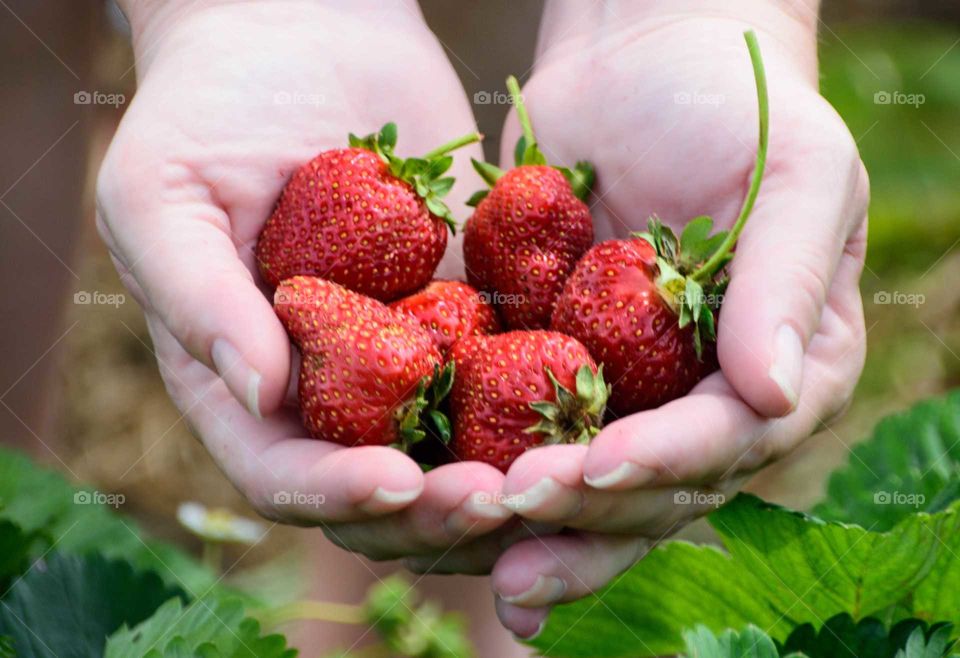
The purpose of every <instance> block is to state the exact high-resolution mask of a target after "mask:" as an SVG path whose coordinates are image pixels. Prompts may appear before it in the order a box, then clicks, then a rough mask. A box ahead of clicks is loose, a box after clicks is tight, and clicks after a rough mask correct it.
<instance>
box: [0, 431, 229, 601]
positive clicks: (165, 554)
mask: <svg viewBox="0 0 960 658" xmlns="http://www.w3.org/2000/svg"><path fill="white" fill-rule="evenodd" d="M101 494H102V492H101ZM3 521H8V522H9V523H11V524H13V525H15V526H17V527H18V528H20V531H21V532H22V533H23V534H24V535H25V536H26V537H28V538H29V539H30V547H29V549H28V557H30V558H33V559H35V558H38V557H40V556H41V555H42V554H43V553H44V552H45V551H47V550H48V549H49V548H50V547H52V546H54V545H55V546H56V549H57V551H58V552H61V553H71V554H76V555H87V554H90V553H94V552H97V553H101V554H103V556H104V557H106V558H108V559H124V560H128V561H130V562H131V563H132V564H133V565H134V566H136V567H137V568H139V569H144V570H153V571H156V572H157V573H158V574H159V575H160V577H161V578H163V580H164V581H165V582H166V583H168V584H170V585H175V586H182V587H185V588H186V589H188V590H190V591H207V590H208V589H210V588H211V587H217V588H218V589H224V587H223V586H222V585H217V582H218V576H217V574H215V573H213V572H212V571H209V570H208V569H206V568H205V567H203V566H202V565H201V564H200V563H199V562H198V561H197V560H196V559H194V558H193V557H191V556H190V555H188V554H187V553H185V552H184V551H183V550H181V549H179V548H177V547H174V546H172V545H169V544H164V543H162V542H158V541H155V540H152V539H148V538H146V537H144V536H143V533H142V532H141V531H140V529H139V527H138V526H137V525H136V523H134V522H133V521H132V520H130V519H126V518H124V517H123V516H122V515H120V514H117V513H116V511H115V510H114V508H112V507H109V506H107V505H104V504H101V503H99V502H97V500H96V499H95V498H94V496H93V492H92V490H90V489H76V488H74V487H73V486H71V485H70V484H68V483H67V481H66V480H65V479H64V478H63V476H62V475H60V474H59V473H56V472H54V471H52V470H49V469H46V468H41V467H38V466H36V465H35V464H33V463H32V462H31V461H30V460H29V459H27V458H26V457H25V456H24V455H22V454H20V453H18V452H14V451H12V450H8V449H4V448H0V523H2V522H3ZM0 578H2V575H0Z"/></svg>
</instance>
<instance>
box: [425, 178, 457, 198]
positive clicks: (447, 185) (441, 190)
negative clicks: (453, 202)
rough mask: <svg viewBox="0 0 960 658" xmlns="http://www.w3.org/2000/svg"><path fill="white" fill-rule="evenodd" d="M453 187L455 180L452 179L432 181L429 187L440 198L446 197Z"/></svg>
mask: <svg viewBox="0 0 960 658" xmlns="http://www.w3.org/2000/svg"><path fill="white" fill-rule="evenodd" d="M452 187H453V179H452V178H450V177H447V178H438V179H436V180H433V181H430V185H429V188H430V191H431V192H432V193H433V194H436V195H437V196H440V197H442V196H446V195H447V193H448V192H449V191H450V189H451V188H452Z"/></svg>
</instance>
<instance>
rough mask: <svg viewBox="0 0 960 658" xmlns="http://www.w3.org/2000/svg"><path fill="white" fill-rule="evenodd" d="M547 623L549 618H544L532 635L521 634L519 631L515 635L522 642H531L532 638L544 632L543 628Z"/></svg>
mask: <svg viewBox="0 0 960 658" xmlns="http://www.w3.org/2000/svg"><path fill="white" fill-rule="evenodd" d="M546 625H547V620H546V618H544V619H543V621H541V622H540V623H539V624H537V630H535V631H534V632H532V633H531V634H530V635H520V634H519V633H514V634H513V637H515V638H516V639H517V640H519V641H520V642H529V641H530V640H535V639H536V638H537V637H538V636H539V635H540V633H542V632H543V628H544V627H545V626H546Z"/></svg>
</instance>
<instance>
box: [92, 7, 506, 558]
mask: <svg viewBox="0 0 960 658" xmlns="http://www.w3.org/2000/svg"><path fill="white" fill-rule="evenodd" d="M126 4H127V6H126V7H125V9H126V10H127V13H128V15H129V16H130V18H131V23H132V27H133V32H134V47H135V53H136V56H137V75H138V79H139V89H138V91H137V94H136V96H135V98H134V100H133V102H132V104H131V106H130V107H129V109H128V111H127V113H126V115H125V116H124V118H123V121H122V123H121V125H120V128H119V130H118V132H117V135H116V137H115V138H114V140H113V143H112V144H111V146H110V149H109V152H108V154H107V156H106V158H105V161H104V163H103V166H102V170H101V173H100V177H99V181H98V199H97V201H98V227H99V229H100V233H101V235H102V236H103V238H104V240H105V241H106V243H107V245H108V247H109V249H110V252H111V254H112V256H113V259H114V262H115V264H116V266H117V269H118V270H119V272H120V275H121V277H122V279H123V282H124V283H125V285H126V286H127V287H128V288H129V289H130V291H131V292H132V294H133V295H134V296H135V298H136V299H137V301H138V302H139V303H140V305H141V306H142V307H143V309H144V312H145V314H146V317H147V322H148V325H149V329H150V333H151V336H152V338H153V345H154V348H155V351H156V357H157V360H158V362H159V364H160V370H161V374H162V376H163V379H164V381H165V383H166V385H167V389H168V391H169V392H170V395H171V397H172V398H173V401H174V402H175V404H176V405H177V407H178V408H179V409H180V411H181V412H182V413H183V416H184V417H185V419H186V421H187V422H188V423H189V424H190V426H191V427H192V428H193V429H194V430H195V432H196V433H197V434H198V436H199V437H200V438H201V439H202V441H203V443H204V444H205V446H206V447H207V449H208V450H209V451H210V453H211V454H212V455H213V457H214V458H215V460H216V461H217V463H218V464H219V466H220V468H221V469H222V470H223V471H224V473H225V474H226V475H227V476H228V477H229V479H230V480H231V481H232V482H233V483H234V485H235V486H236V487H237V488H238V489H239V490H240V491H241V492H242V493H243V494H244V495H245V496H246V497H247V498H248V499H249V501H250V502H251V503H252V505H253V506H254V507H255V508H256V509H257V510H259V511H260V512H261V513H263V514H264V515H266V516H268V517H270V518H275V519H278V520H281V521H284V522H288V523H298V524H307V525H313V524H320V525H323V527H324V528H325V529H326V531H327V533H328V535H329V536H330V537H331V538H333V539H334V541H336V542H338V543H339V544H341V545H343V546H345V547H347V548H350V549H351V550H355V551H359V552H362V553H365V554H367V555H369V556H371V557H374V558H391V557H397V556H399V555H416V554H419V553H422V552H426V551H433V550H438V549H443V548H445V547H448V546H450V545H453V544H455V543H457V542H461V541H464V540H466V539H469V538H471V537H473V536H476V535H478V534H482V533H485V532H488V531H490V530H492V529H493V528H495V527H497V526H499V525H500V524H502V523H503V522H504V521H505V520H506V518H507V517H508V516H509V512H507V511H506V510H505V509H504V508H503V507H502V506H499V505H497V504H495V503H493V502H491V501H492V500H493V494H494V493H495V492H496V491H498V490H499V489H500V488H501V486H502V481H503V476H502V474H500V473H499V472H498V471H497V470H496V469H494V468H492V467H487V466H485V465H483V464H477V463H465V464H454V465H450V466H446V467H443V468H438V469H435V470H434V471H431V472H430V473H428V474H426V475H424V474H423V473H422V472H421V469H420V468H419V467H418V466H417V464H416V463H414V462H413V461H412V460H411V459H410V458H409V457H407V456H406V455H404V454H402V453H401V452H399V451H396V450H393V449H390V448H387V447H357V448H344V447H342V446H339V445H336V444H333V443H329V442H326V441H317V440H313V439H309V438H306V437H307V435H306V432H305V430H304V429H303V426H302V425H301V423H300V421H299V419H298V416H297V411H296V408H295V405H294V404H292V402H293V400H292V394H291V391H292V390H293V388H291V382H292V381H295V378H296V354H295V353H293V351H292V350H291V347H290V344H289V341H288V338H287V336H286V334H285V333H284V330H283V327H282V326H281V325H280V322H279V321H278V320H277V318H276V316H275V315H274V311H273V309H272V306H271V301H270V299H269V296H270V292H269V291H268V290H266V289H265V288H264V287H263V285H262V282H261V280H260V277H259V274H258V273H257V267H256V263H255V260H254V253H253V247H254V245H255V244H256V240H257V235H258V233H259V232H260V229H261V227H262V226H263V224H264V222H265V221H266V219H267V217H268V216H269V214H270V212H271V210H272V207H273V204H274V203H275V201H276V199H277V197H278V196H279V194H280V190H281V189H282V187H283V185H284V184H285V182H286V180H287V178H288V177H289V176H290V174H291V172H292V171H293V170H294V169H295V168H296V167H298V166H299V165H300V164H302V163H304V162H306V161H307V160H309V159H310V158H312V157H313V156H315V155H316V154H317V153H319V152H320V151H322V150H324V149H327V148H335V147H341V146H345V144H346V137H347V133H349V132H351V131H352V132H354V133H357V134H365V133H370V132H374V131H376V130H378V129H379V128H380V126H382V125H383V124H384V123H386V122H388V121H394V122H396V123H397V124H398V125H399V128H400V132H399V135H400V139H399V145H398V152H399V153H400V154H402V155H420V154H423V153H425V152H427V151H428V150H430V149H432V148H434V147H435V146H437V145H439V144H442V143H444V142H446V141H448V140H450V139H452V138H454V137H457V136H459V135H463V134H466V133H469V132H473V130H474V122H473V117H472V115H471V112H470V109H469V106H468V104H467V102H466V100H465V98H464V93H463V90H462V88H461V87H460V85H459V82H458V81H457V79H456V76H455V74H454V72H453V71H452V69H451V68H450V66H449V63H448V62H447V60H446V59H445V57H444V55H443V51H442V48H441V47H440V45H439V44H438V43H437V42H436V40H435V39H434V38H433V36H432V35H431V34H430V32H429V30H428V29H427V28H426V26H425V25H424V23H423V20H422V17H421V16H420V14H419V10H418V9H417V7H416V4H415V3H413V2H405V1H404V2H393V3H388V4H385V3H379V2H352V3H349V6H348V4H346V3H344V4H342V5H339V6H338V7H339V8H330V7H325V6H323V4H321V3H317V2H313V1H293V0H290V1H282V0H264V1H263V2H223V1H221V2H213V3H203V4H202V5H196V3H193V2H183V3H181V2H167V3H146V2H143V3H140V2H136V1H132V0H131V1H130V2H127V3H126ZM195 5H196V7H195ZM479 154H480V152H479V149H478V148H477V147H476V146H473V147H471V148H468V149H464V150H463V151H460V152H458V153H457V155H456V158H455V161H456V162H455V165H454V171H453V175H455V176H457V177H458V178H460V179H461V180H460V183H461V184H460V185H459V186H457V188H456V191H455V192H454V195H453V196H452V197H451V198H450V201H449V202H450V205H451V206H452V207H455V208H462V207H463V205H462V204H463V200H464V199H463V197H462V195H463V193H464V191H465V190H469V189H471V187H474V186H473V185H471V184H470V182H471V181H470V180H469V178H470V177H471V176H472V173H471V170H470V166H469V157H470V156H474V157H479ZM464 178H466V179H468V180H466V181H464V180H463V179H464ZM457 195H461V196H457ZM451 249H452V250H454V251H459V245H458V244H456V242H454V243H453V244H452V246H451ZM441 274H443V272H441Z"/></svg>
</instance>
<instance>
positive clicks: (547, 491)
mask: <svg viewBox="0 0 960 658" xmlns="http://www.w3.org/2000/svg"><path fill="white" fill-rule="evenodd" d="M503 505H504V506H505V507H507V508H509V509H511V510H513V511H514V512H516V513H517V514H528V513H530V512H540V513H544V512H549V513H550V514H551V515H564V514H575V513H576V512H578V511H579V510H580V508H581V507H582V506H583V495H582V494H581V493H580V492H579V491H576V490H575V489H571V488H570V487H566V486H564V485H562V484H560V483H559V482H557V481H556V480H554V479H553V478H552V477H545V478H543V479H542V480H540V481H539V482H537V483H536V484H535V485H533V486H532V487H530V488H529V489H527V490H526V491H523V492H521V493H518V494H507V495H505V496H504V497H503Z"/></svg>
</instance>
